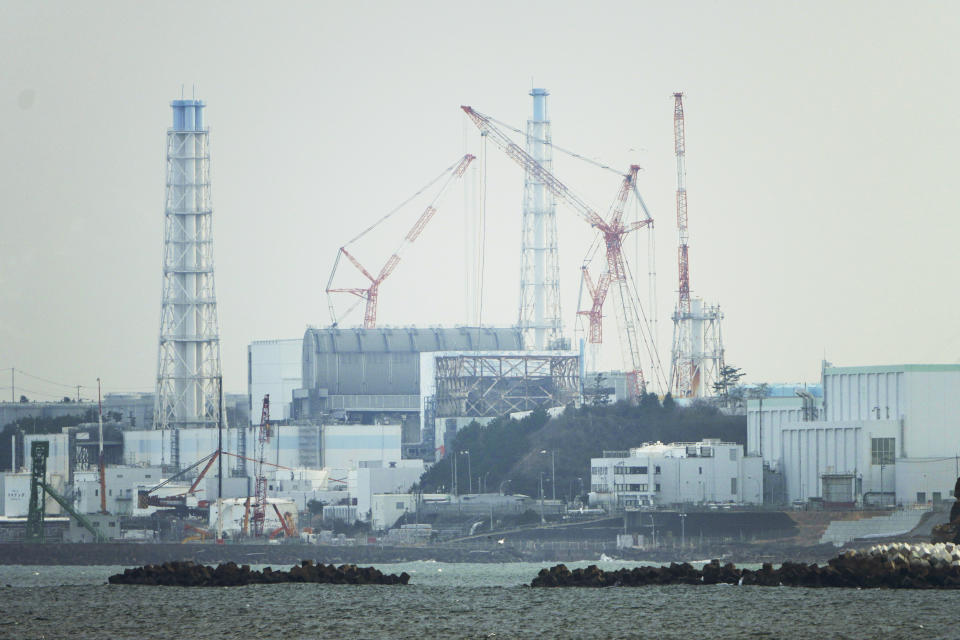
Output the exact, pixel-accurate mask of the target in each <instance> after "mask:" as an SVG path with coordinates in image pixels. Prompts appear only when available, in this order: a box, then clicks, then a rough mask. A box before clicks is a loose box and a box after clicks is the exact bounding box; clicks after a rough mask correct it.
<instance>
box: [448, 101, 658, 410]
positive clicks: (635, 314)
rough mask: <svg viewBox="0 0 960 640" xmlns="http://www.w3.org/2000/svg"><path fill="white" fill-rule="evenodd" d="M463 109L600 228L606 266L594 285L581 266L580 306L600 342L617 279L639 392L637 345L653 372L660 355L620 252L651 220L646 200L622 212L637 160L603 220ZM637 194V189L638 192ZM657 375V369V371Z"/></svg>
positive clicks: (487, 121) (625, 349) (624, 344)
mask: <svg viewBox="0 0 960 640" xmlns="http://www.w3.org/2000/svg"><path fill="white" fill-rule="evenodd" d="M460 108H461V109H463V111H464V113H466V114H467V116H468V117H469V118H470V119H471V120H472V121H473V123H474V124H475V125H476V126H477V128H478V129H480V131H481V133H483V134H485V135H486V136H487V138H488V139H490V140H493V142H494V144H496V145H497V146H498V147H499V148H500V149H501V150H502V151H504V153H506V154H507V156H509V157H510V158H511V159H512V160H513V161H514V162H516V163H517V164H518V165H520V167H521V168H522V169H524V170H525V171H527V172H529V173H530V174H532V175H534V176H536V178H537V179H538V180H540V181H541V182H543V184H544V185H546V187H547V189H549V190H550V192H551V193H553V195H554V196H555V197H557V198H558V199H559V200H562V201H563V202H565V203H566V204H567V205H569V206H570V207H572V208H573V209H574V211H576V212H577V214H578V215H580V217H581V218H583V219H584V220H585V221H586V222H587V224H589V225H590V226H591V227H593V228H595V229H597V230H598V231H600V233H601V234H602V235H603V239H604V245H605V249H606V258H607V265H606V272H605V273H604V274H602V275H601V277H600V279H599V280H598V282H597V286H596V287H594V286H593V281H592V279H591V278H590V276H589V273H587V271H586V270H584V275H585V278H586V280H587V282H588V287H587V288H588V290H589V291H590V294H591V301H592V304H591V309H590V311H587V312H583V311H581V312H579V313H580V314H581V315H587V316H589V318H590V338H591V340H590V341H591V342H600V340H601V338H602V322H603V315H602V308H603V303H604V300H605V298H606V294H607V289H608V287H609V286H610V285H612V284H614V283H616V289H617V292H618V294H619V298H620V300H619V302H620V304H619V307H618V312H619V320H620V323H619V324H620V329H621V340H620V348H621V351H622V354H621V355H622V356H623V359H624V364H626V365H627V367H629V370H628V371H627V378H628V381H629V387H630V396H631V397H632V398H634V399H637V398H639V397H640V395H641V394H643V393H644V392H645V391H646V380H645V378H644V375H643V367H642V366H641V357H640V345H641V342H644V343H645V344H646V349H647V351H648V353H649V354H650V359H651V361H652V363H653V368H654V371H655V372H659V361H658V360H659V358H658V356H657V354H656V345H655V344H654V341H653V339H652V336H648V335H645V334H643V333H642V331H643V329H644V327H646V328H647V332H648V333H649V327H647V326H646V324H645V322H644V321H642V320H641V318H640V315H641V314H642V310H641V307H640V302H639V299H638V298H637V297H636V293H635V292H634V291H632V290H631V288H630V275H629V272H628V269H627V266H626V262H625V260H624V257H623V250H622V245H623V238H624V236H626V235H627V234H628V233H630V232H631V231H635V230H637V229H640V228H642V227H647V226H651V225H652V224H653V219H652V218H651V217H650V215H649V213H647V210H646V205H645V204H644V203H643V201H642V199H640V203H641V206H642V208H643V211H644V213H646V215H647V217H646V219H644V220H639V221H637V222H633V223H630V224H627V225H625V224H624V223H623V215H624V211H625V206H626V200H627V196H628V195H629V194H630V193H631V192H632V193H635V194H636V193H637V191H636V178H637V173H638V172H639V171H640V167H639V166H638V165H631V166H630V170H629V172H628V173H626V174H625V175H624V176H623V182H622V183H621V185H620V191H619V192H618V195H617V199H616V200H615V202H614V205H613V210H612V212H611V215H610V218H609V220H604V219H603V218H602V217H601V216H600V214H598V213H597V212H596V211H595V210H594V209H593V208H591V207H590V205H588V204H587V203H586V202H584V201H583V200H582V199H581V198H580V197H579V196H577V195H576V194H575V193H573V192H572V191H571V190H570V189H569V188H568V187H567V186H566V185H565V184H563V183H562V182H561V181H560V180H559V179H558V178H557V177H556V176H555V175H553V173H551V172H550V171H549V170H547V169H546V168H545V167H543V165H541V164H540V163H539V162H537V161H536V159H534V158H533V157H531V156H530V155H529V154H528V153H526V152H525V151H524V150H523V149H521V148H520V146H519V145H517V144H516V143H515V142H513V141H512V140H511V139H510V138H509V137H508V136H507V135H506V134H505V133H503V132H502V131H500V130H499V129H498V128H497V127H496V126H495V125H494V124H493V122H492V119H491V118H490V117H489V116H485V115H483V114H482V113H479V112H478V111H476V110H475V109H474V108H473V107H470V106H461V107H460ZM637 195H639V194H637ZM661 377H662V375H661Z"/></svg>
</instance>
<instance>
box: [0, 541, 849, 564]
mask: <svg viewBox="0 0 960 640" xmlns="http://www.w3.org/2000/svg"><path fill="white" fill-rule="evenodd" d="M840 551H841V549H838V548H837V547H834V546H832V545H817V546H815V547H799V546H792V545H749V544H737V545H733V544H731V545H718V546H716V547H711V548H702V549H696V550H686V551H681V550H667V549H661V550H656V551H641V550H634V549H623V550H618V551H608V552H607V556H608V557H611V560H613V561H617V562H650V563H665V562H697V561H709V560H710V559H713V558H719V559H722V560H723V561H725V562H737V563H741V564H744V563H746V564H751V563H755V564H759V563H763V562H773V563H776V564H779V563H781V562H787V561H790V562H823V561H825V560H827V559H829V558H831V557H833V556H835V555H836V554H837V553H838V552H840ZM599 558H600V553H597V552H590V553H577V552H575V551H571V550H549V549H547V550H537V551H520V550H518V549H514V548H512V547H509V546H506V547H500V548H496V549H490V550H477V549H468V548H457V547H449V546H425V547H390V546H381V545H361V546H326V545H306V544H280V545H263V544H225V545H216V544H177V543H149V544H143V543H122V542H120V543H100V544H96V543H52V544H28V543H3V544H0V566H4V565H36V566H43V565H61V566H89V565H119V566H140V565H147V564H162V563H164V562H178V561H193V562H196V563H200V564H219V563H225V562H235V563H238V564H281V565H291V564H296V563H299V562H301V561H302V560H305V559H309V560H313V561H315V562H321V563H325V564H378V563H379V564H384V563H388V564H393V563H400V562H416V561H424V560H434V561H436V562H443V563H504V562H533V563H538V562H579V561H587V562H598V561H600V560H599Z"/></svg>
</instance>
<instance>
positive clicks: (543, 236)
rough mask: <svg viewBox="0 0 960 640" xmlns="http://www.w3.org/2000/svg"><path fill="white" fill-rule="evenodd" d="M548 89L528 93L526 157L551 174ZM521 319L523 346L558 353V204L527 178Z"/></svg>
mask: <svg viewBox="0 0 960 640" xmlns="http://www.w3.org/2000/svg"><path fill="white" fill-rule="evenodd" d="M549 95H550V93H549V92H548V91H547V90H546V89H532V90H531V91H530V96H531V97H532V98H533V117H532V118H531V119H530V120H527V140H526V143H527V144H526V146H527V153H529V154H530V155H531V156H532V157H533V158H534V159H535V160H536V161H537V162H539V163H540V165H541V166H543V167H544V168H545V169H546V170H547V171H551V172H552V171H553V146H552V142H551V137H550V120H549V118H548V116H547V96H549ZM522 234H523V237H522V242H521V247H522V249H521V250H522V253H523V255H522V259H521V263H520V264H521V266H520V319H519V326H520V329H521V331H522V332H523V342H524V347H525V348H527V349H533V350H543V349H557V348H563V347H564V346H565V344H564V342H563V323H562V320H561V315H560V262H559V253H558V250H557V217H556V203H555V202H554V199H553V194H552V193H551V192H550V191H549V190H548V189H547V187H546V185H544V183H543V182H542V181H541V180H539V179H538V178H537V177H536V176H535V175H533V174H531V173H529V172H528V173H527V174H526V179H525V181H524V187H523V223H522Z"/></svg>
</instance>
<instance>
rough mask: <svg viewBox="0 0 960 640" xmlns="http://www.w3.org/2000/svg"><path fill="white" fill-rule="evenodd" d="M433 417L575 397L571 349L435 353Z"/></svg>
mask: <svg viewBox="0 0 960 640" xmlns="http://www.w3.org/2000/svg"><path fill="white" fill-rule="evenodd" d="M436 382H437V393H436V406H437V409H436V410H437V417H451V416H459V417H473V418H480V417H496V416H502V415H506V414H510V413H515V412H518V411H530V410H532V409H538V408H546V407H555V406H562V405H565V404H569V403H570V402H574V401H576V398H577V394H578V393H579V390H580V365H579V357H578V356H575V355H496V354H490V355H457V356H440V357H438V358H437V359H436Z"/></svg>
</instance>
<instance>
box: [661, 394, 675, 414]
mask: <svg viewBox="0 0 960 640" xmlns="http://www.w3.org/2000/svg"><path fill="white" fill-rule="evenodd" d="M663 408H664V410H665V411H673V410H674V409H676V408H677V401H676V400H674V399H673V394H672V393H670V392H669V391H667V395H665V396H663Z"/></svg>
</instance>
